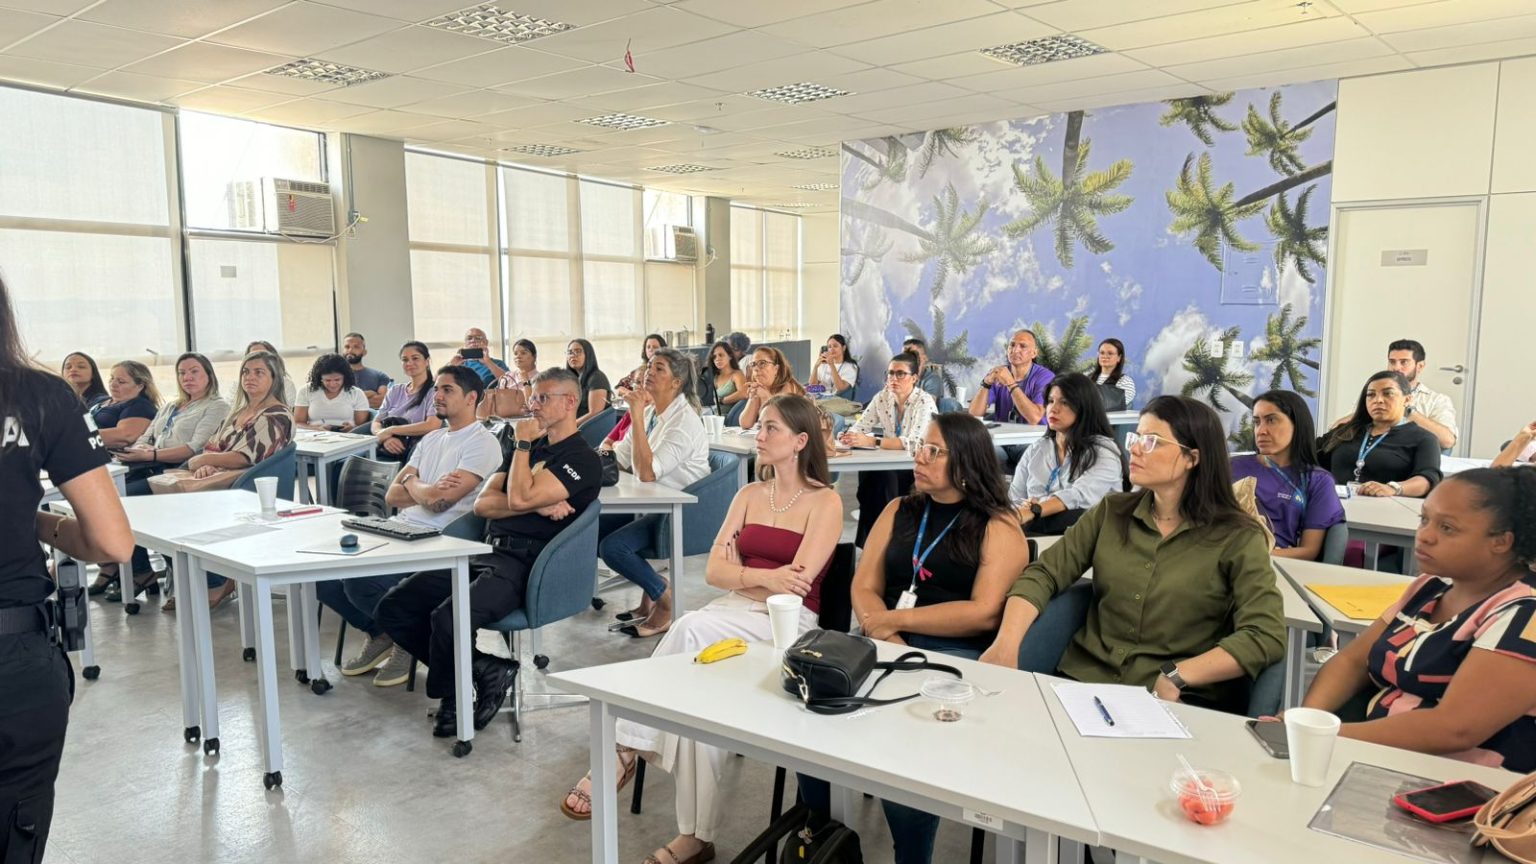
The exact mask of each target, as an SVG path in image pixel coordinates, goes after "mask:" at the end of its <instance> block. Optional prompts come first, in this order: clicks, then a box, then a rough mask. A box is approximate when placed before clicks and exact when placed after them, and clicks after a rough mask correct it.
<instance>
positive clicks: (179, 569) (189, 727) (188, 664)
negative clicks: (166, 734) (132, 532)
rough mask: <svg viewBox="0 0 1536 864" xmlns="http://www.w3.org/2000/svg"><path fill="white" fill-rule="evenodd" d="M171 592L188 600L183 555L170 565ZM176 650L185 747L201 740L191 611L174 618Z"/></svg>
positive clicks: (193, 627) (184, 557) (194, 638)
mask: <svg viewBox="0 0 1536 864" xmlns="http://www.w3.org/2000/svg"><path fill="white" fill-rule="evenodd" d="M170 564H171V579H172V581H173V582H174V587H173V588H172V589H171V590H172V593H174V594H175V595H176V596H177V597H191V596H192V594H191V592H190V589H188V588H187V580H188V573H189V571H188V569H187V568H188V564H187V556H186V553H183V552H178V553H176V554H175V555H174V556H173V558H172V560H171V562H170ZM176 650H177V657H178V659H179V661H180V664H181V720H182V739H183V740H185V741H186V742H187V743H188V744H197V743H198V742H200V741H201V740H202V737H203V731H202V711H201V708H200V707H199V703H200V702H201V701H202V692H203V691H202V687H201V686H200V683H199V682H200V680H201V679H200V677H199V675H200V671H199V670H200V666H199V665H198V663H199V661H198V656H199V654H198V647H197V628H196V627H195V626H193V623H192V610H191V609H190V608H189V609H186V610H185V611H183V612H181V613H180V614H178V615H177V616H176Z"/></svg>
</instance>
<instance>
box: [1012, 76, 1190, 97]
mask: <svg viewBox="0 0 1536 864" xmlns="http://www.w3.org/2000/svg"><path fill="white" fill-rule="evenodd" d="M1183 83H1186V82H1184V81H1181V80H1180V79H1179V78H1176V77H1174V76H1173V75H1170V74H1168V73H1167V72H1164V71H1162V70H1160V69H1142V70H1140V71H1137V72H1122V73H1121V74H1119V75H1101V76H1097V77H1094V78H1078V79H1076V80H1072V81H1057V82H1055V83H1053V84H1037V85H1035V86H1033V87H1024V88H1021V89H1018V90H999V91H994V93H993V95H996V96H1001V97H1002V98H1004V99H1010V100H1012V101H1015V102H1023V103H1026V104H1029V105H1044V104H1045V103H1047V102H1060V101H1063V100H1069V99H1079V98H1082V97H1086V96H1096V95H1099V94H1102V93H1116V92H1125V91H1128V90H1146V89H1150V88H1153V87H1167V86H1170V85H1177V84H1183ZM1111 104H1113V103H1111Z"/></svg>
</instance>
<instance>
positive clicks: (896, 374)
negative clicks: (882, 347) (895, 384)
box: [885, 369, 912, 378]
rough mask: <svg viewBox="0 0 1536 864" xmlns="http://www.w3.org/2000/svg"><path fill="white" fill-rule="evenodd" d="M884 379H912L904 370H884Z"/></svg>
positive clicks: (909, 373) (910, 374)
mask: <svg viewBox="0 0 1536 864" xmlns="http://www.w3.org/2000/svg"><path fill="white" fill-rule="evenodd" d="M885 377H887V378H911V377H912V373H911V372H908V371H907V370H905V369H887V370H885Z"/></svg>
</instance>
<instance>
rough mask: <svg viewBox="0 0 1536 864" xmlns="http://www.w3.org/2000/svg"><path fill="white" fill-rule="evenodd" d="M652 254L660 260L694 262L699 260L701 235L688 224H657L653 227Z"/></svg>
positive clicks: (651, 238) (651, 237)
mask: <svg viewBox="0 0 1536 864" xmlns="http://www.w3.org/2000/svg"><path fill="white" fill-rule="evenodd" d="M650 254H651V257H652V258H653V259H656V260H660V261H679V262H683V263H687V264H692V263H693V262H695V261H697V260H699V237H698V235H697V234H695V233H694V231H693V229H692V228H689V227H688V226H686V225H657V226H655V227H653V228H652V229H651V236H650Z"/></svg>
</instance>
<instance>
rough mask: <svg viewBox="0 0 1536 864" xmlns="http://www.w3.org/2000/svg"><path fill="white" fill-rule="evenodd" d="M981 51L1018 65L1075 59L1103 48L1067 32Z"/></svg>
mask: <svg viewBox="0 0 1536 864" xmlns="http://www.w3.org/2000/svg"><path fill="white" fill-rule="evenodd" d="M981 53H982V54H985V55H986V56H988V57H991V58H992V59H994V60H1002V61H1003V62H1005V63H1017V64H1018V65H1020V66H1036V65H1039V64H1041V63H1054V62H1056V61H1058V60H1076V59H1077V58H1079V57H1092V56H1093V55H1095V54H1103V53H1104V48H1103V46H1100V45H1095V44H1094V43H1092V42H1089V41H1088V40H1087V39H1083V38H1081V37H1078V36H1073V35H1071V34H1070V33H1068V34H1063V35H1061V36H1045V37H1043V38H1040V39H1031V40H1029V41H1028V42H1012V43H1009V44H1007V45H996V46H993V47H991V48H983V49H981Z"/></svg>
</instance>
